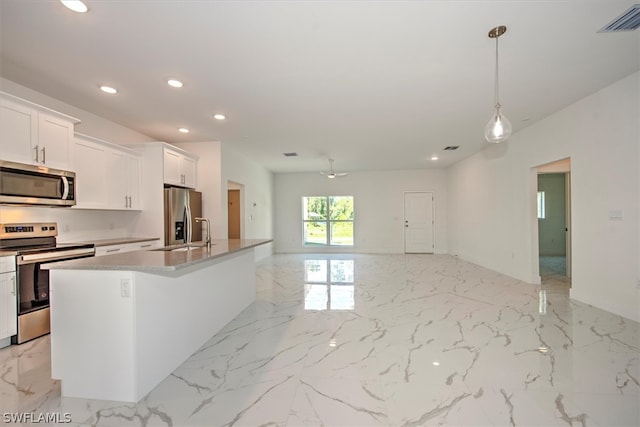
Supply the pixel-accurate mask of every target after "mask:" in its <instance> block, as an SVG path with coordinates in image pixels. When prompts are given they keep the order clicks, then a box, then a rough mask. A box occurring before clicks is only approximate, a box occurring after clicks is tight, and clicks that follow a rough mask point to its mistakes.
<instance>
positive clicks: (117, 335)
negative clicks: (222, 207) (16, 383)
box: [47, 239, 271, 402]
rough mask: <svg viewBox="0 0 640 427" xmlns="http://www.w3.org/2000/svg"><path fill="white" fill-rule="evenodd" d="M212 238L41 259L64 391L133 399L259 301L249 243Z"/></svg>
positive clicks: (55, 368) (55, 366)
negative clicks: (47, 275) (57, 259)
mask: <svg viewBox="0 0 640 427" xmlns="http://www.w3.org/2000/svg"><path fill="white" fill-rule="evenodd" d="M269 242H271V240H240V239H238V240H222V239H220V240H213V242H212V243H213V244H212V246H211V247H210V248H207V247H206V246H192V247H186V246H180V247H166V248H162V249H156V250H149V251H136V252H129V253H123V254H115V255H107V256H103V257H95V258H83V259H78V260H72V261H65V262H59V263H52V264H47V268H48V269H49V270H50V302H51V375H52V377H53V378H54V379H59V380H61V388H62V396H65V397H82V398H90V399H105V400H117V401H126V402H137V401H139V400H140V399H142V398H143V397H144V396H145V395H146V394H147V393H149V392H150V391H151V390H152V389H153V388H154V387H155V386H156V385H157V384H159V383H160V382H161V381H162V380H163V379H165V378H166V377H167V376H168V375H169V374H170V373H171V372H173V371H174V370H175V369H176V368H177V367H178V366H179V365H180V364H181V363H182V362H184V361H185V360H186V359H187V358H188V357H189V356H191V355H192V354H193V353H194V352H195V351H196V350H198V349H199V348H200V347H201V346H202V345H203V344H204V343H205V342H206V341H207V340H208V339H209V338H211V337H212V336H213V335H215V334H216V333H217V332H218V331H219V330H220V329H222V328H223V327H224V326H225V325H226V324H227V323H228V322H229V321H231V320H232V319H233V318H234V317H235V316H237V315H238V314H239V313H240V312H241V311H242V310H243V309H245V308H246V307H247V306H248V305H249V304H251V302H253V301H254V299H255V256H254V248H255V247H256V246H259V245H262V244H266V243H269Z"/></svg>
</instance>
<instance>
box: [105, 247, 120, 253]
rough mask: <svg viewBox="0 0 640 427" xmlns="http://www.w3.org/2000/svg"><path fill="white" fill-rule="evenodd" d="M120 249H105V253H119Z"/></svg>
mask: <svg viewBox="0 0 640 427" xmlns="http://www.w3.org/2000/svg"><path fill="white" fill-rule="evenodd" d="M119 251H120V248H118V249H107V252H119Z"/></svg>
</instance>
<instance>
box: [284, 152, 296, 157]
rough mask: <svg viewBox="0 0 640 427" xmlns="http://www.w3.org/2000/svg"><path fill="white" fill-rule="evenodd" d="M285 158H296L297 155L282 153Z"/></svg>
mask: <svg viewBox="0 0 640 427" xmlns="http://www.w3.org/2000/svg"><path fill="white" fill-rule="evenodd" d="M283 154H284V156H285V157H298V153H283Z"/></svg>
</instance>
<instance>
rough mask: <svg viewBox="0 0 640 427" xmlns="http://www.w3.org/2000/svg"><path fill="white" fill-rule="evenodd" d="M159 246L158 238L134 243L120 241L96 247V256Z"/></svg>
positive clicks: (144, 249) (145, 249)
mask: <svg viewBox="0 0 640 427" xmlns="http://www.w3.org/2000/svg"><path fill="white" fill-rule="evenodd" d="M158 247H160V240H149V241H144V242H136V243H122V244H119V245H108V246H98V247H96V256H104V255H113V254H119V253H125V252H133V251H147V250H150V249H154V248H158Z"/></svg>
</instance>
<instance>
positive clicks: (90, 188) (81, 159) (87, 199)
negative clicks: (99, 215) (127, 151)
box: [73, 134, 108, 209]
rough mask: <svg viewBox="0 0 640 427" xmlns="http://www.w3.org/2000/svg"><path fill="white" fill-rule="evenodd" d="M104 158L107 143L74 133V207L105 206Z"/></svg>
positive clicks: (105, 156) (105, 168) (92, 207)
mask: <svg viewBox="0 0 640 427" xmlns="http://www.w3.org/2000/svg"><path fill="white" fill-rule="evenodd" d="M106 159H107V145H105V144H103V143H101V142H100V141H98V140H94V139H93V138H90V137H87V136H84V135H79V134H77V135H76V137H75V139H74V143H73V170H74V171H75V172H76V206H75V207H76V208H85V209H106V208H107V206H108V200H107V176H108V175H107V162H106Z"/></svg>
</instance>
